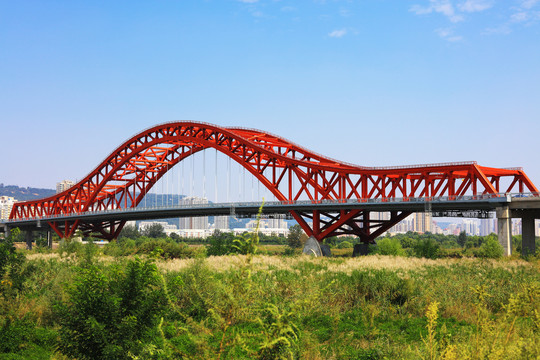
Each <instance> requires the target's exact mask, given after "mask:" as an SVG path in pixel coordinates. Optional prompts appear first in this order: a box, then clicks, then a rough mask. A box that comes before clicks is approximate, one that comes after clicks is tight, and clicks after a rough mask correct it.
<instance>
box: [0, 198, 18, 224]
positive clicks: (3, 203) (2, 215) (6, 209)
mask: <svg viewBox="0 0 540 360" xmlns="http://www.w3.org/2000/svg"><path fill="white" fill-rule="evenodd" d="M16 202H17V200H15V198H13V197H11V196H0V219H9V215H10V214H11V209H12V208H13V204H15V203H16Z"/></svg>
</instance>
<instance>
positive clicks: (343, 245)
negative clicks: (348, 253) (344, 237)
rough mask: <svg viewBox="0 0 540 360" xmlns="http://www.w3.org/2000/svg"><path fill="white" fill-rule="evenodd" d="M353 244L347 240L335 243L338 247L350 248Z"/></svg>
mask: <svg viewBox="0 0 540 360" xmlns="http://www.w3.org/2000/svg"><path fill="white" fill-rule="evenodd" d="M353 246H354V245H353V244H352V243H350V242H348V241H342V242H340V243H339V244H337V245H336V247H337V248H338V249H352V248H353Z"/></svg>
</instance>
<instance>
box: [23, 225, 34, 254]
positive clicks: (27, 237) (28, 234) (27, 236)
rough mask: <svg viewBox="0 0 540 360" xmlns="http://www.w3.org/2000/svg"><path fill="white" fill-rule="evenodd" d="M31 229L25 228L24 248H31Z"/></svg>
mask: <svg viewBox="0 0 540 360" xmlns="http://www.w3.org/2000/svg"><path fill="white" fill-rule="evenodd" d="M33 235H34V234H33V231H32V230H27V231H26V232H25V234H24V239H25V240H26V248H27V249H28V250H32V240H33Z"/></svg>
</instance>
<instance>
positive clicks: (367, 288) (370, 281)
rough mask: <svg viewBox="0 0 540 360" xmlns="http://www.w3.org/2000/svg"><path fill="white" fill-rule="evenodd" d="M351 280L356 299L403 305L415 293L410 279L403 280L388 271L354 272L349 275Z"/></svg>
mask: <svg viewBox="0 0 540 360" xmlns="http://www.w3.org/2000/svg"><path fill="white" fill-rule="evenodd" d="M351 280H352V283H353V285H354V286H355V288H356V291H357V293H358V297H363V298H364V299H365V300H373V301H378V302H381V303H387V302H388V303H391V304H396V305H403V304H405V302H406V301H408V300H409V299H410V298H411V297H412V296H413V294H414V292H415V291H416V290H415V289H416V286H415V284H414V282H413V280H412V279H403V278H401V277H400V276H399V275H397V274H396V273H395V272H393V271H389V270H371V271H358V270H355V271H353V272H352V274H351Z"/></svg>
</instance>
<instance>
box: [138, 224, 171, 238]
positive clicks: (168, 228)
mask: <svg viewBox="0 0 540 360" xmlns="http://www.w3.org/2000/svg"><path fill="white" fill-rule="evenodd" d="M156 224H158V225H161V226H162V227H163V231H164V232H165V234H167V236H169V235H170V234H171V233H173V232H176V231H177V230H178V228H177V227H176V225H171V224H169V223H167V222H166V221H142V222H140V223H139V231H140V232H143V231H144V230H146V229H147V228H149V227H150V226H152V225H156Z"/></svg>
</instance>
